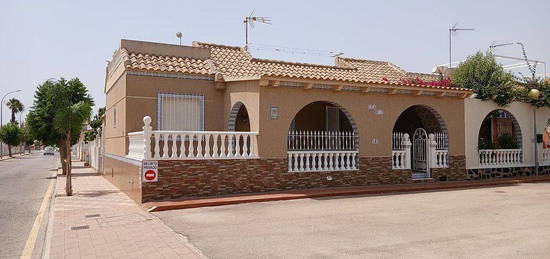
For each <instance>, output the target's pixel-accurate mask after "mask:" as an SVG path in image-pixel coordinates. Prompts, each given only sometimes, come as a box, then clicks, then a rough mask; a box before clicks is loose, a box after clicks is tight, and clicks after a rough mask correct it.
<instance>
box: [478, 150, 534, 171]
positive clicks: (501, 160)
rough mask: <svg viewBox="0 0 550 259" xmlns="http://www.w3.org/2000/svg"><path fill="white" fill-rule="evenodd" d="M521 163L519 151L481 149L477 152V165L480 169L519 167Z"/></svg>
mask: <svg viewBox="0 0 550 259" xmlns="http://www.w3.org/2000/svg"><path fill="white" fill-rule="evenodd" d="M522 163H523V151H522V150H521V149H481V150H479V165H480V166H481V167H493V168H498V167H508V166H519V165H521V164H522Z"/></svg>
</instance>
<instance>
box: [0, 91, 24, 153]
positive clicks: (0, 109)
mask: <svg viewBox="0 0 550 259" xmlns="http://www.w3.org/2000/svg"><path fill="white" fill-rule="evenodd" d="M17 92H21V89H20V90H15V91H11V92H9V93H7V94H5V95H4V96H3V97H2V101H0V127H2V126H4V98H6V96H8V95H9V94H13V93H17ZM3 156H4V143H3V142H1V141H0V157H3Z"/></svg>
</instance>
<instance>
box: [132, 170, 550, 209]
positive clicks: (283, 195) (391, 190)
mask: <svg viewBox="0 0 550 259" xmlns="http://www.w3.org/2000/svg"><path fill="white" fill-rule="evenodd" d="M536 182H550V177H549V176H536V177H529V178H519V179H518V178H516V179H505V180H500V179H499V180H487V181H479V182H472V181H461V182H453V183H426V184H409V185H397V186H395V185H394V186H387V188H383V186H382V187H380V188H369V187H368V186H367V187H364V188H360V187H359V188H353V189H352V188H348V189H345V188H341V189H336V190H335V189H332V190H326V189H325V190H323V189H315V190H309V193H303V192H304V191H305V192H307V191H308V190H301V191H302V193H300V191H289V192H277V193H255V194H249V195H235V196H223V197H219V196H218V197H212V198H199V199H188V200H180V201H161V202H147V203H143V204H142V206H143V207H144V208H145V209H146V210H147V211H149V212H158V211H166V210H177V209H191V208H200V207H212V206H223V205H231V204H240V203H251V202H267V201H282V200H295V199H306V198H321V197H332V196H352V195H368V194H372V195H380V194H399V193H411V192H427V191H443V190H457V189H470V188H484V187H493V186H507V185H517V184H521V183H536Z"/></svg>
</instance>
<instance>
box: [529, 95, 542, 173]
mask: <svg viewBox="0 0 550 259" xmlns="http://www.w3.org/2000/svg"><path fill="white" fill-rule="evenodd" d="M527 97H529V99H531V100H533V101H536V100H538V99H539V97H540V91H539V90H538V89H536V88H533V89H531V90H529V93H527ZM533 134H534V135H533V136H534V140H533V145H534V146H535V175H538V174H539V151H538V143H537V142H538V141H537V106H536V104H535V103H534V105H533Z"/></svg>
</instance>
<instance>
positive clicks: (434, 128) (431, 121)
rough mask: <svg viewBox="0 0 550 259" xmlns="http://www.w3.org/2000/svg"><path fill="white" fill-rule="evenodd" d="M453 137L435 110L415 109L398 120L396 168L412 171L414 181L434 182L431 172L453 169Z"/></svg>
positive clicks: (394, 149) (394, 150)
mask: <svg viewBox="0 0 550 259" xmlns="http://www.w3.org/2000/svg"><path fill="white" fill-rule="evenodd" d="M448 150H449V137H448V131H447V127H446V125H445V122H444V121H443V118H442V117H441V116H440V115H439V113H437V111H435V110H434V109H433V108H431V107H429V106H426V105H413V106H411V107H409V108H407V109H406V110H404V111H403V112H402V113H401V115H400V116H399V117H398V118H397V120H396V122H395V124H394V127H393V131H392V168H393V169H412V171H413V174H412V177H413V179H422V178H430V177H431V174H430V169H431V168H448V167H449V151H448Z"/></svg>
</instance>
